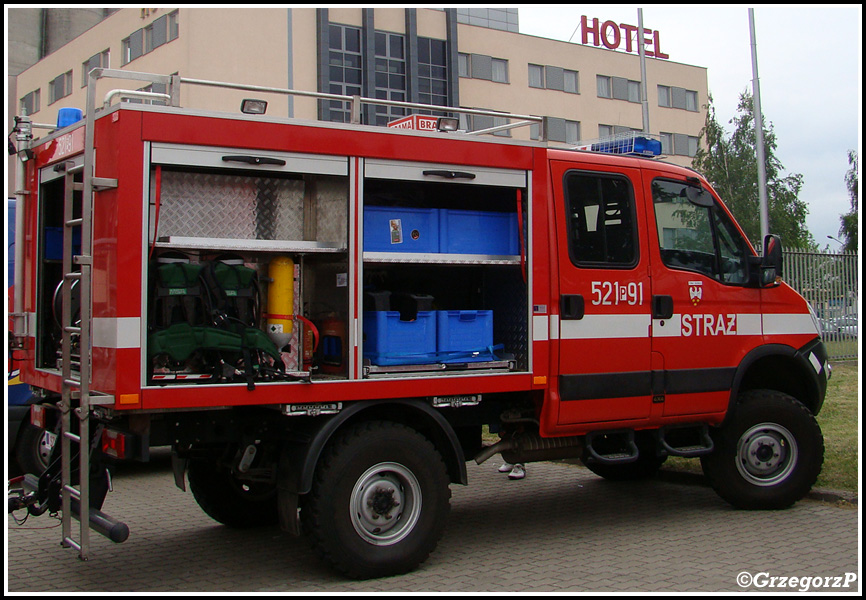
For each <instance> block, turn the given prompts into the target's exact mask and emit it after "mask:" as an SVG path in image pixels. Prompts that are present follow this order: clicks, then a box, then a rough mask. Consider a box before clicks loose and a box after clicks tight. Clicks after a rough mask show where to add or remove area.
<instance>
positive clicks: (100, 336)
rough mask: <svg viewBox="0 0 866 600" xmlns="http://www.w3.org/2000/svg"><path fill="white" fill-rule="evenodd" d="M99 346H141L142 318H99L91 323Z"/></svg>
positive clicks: (94, 341) (95, 340)
mask: <svg viewBox="0 0 866 600" xmlns="http://www.w3.org/2000/svg"><path fill="white" fill-rule="evenodd" d="M91 335H92V336H93V346H94V347H97V348H141V319H140V318H138V317H120V318H98V319H93V324H92V325H91Z"/></svg>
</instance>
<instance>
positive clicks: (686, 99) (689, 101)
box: [658, 85, 698, 112]
mask: <svg viewBox="0 0 866 600" xmlns="http://www.w3.org/2000/svg"><path fill="white" fill-rule="evenodd" d="M658 90H659V106H663V107H666V108H680V109H683V110H688V111H691V112H698V93H697V92H696V91H694V90H687V89H685V88H679V87H672V86H667V85H660V86H658Z"/></svg>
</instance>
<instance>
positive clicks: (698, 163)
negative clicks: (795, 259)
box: [692, 92, 817, 250]
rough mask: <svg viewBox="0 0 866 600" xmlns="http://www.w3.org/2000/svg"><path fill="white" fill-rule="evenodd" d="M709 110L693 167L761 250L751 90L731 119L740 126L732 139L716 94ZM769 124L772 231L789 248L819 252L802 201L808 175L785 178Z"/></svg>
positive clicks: (766, 146) (767, 160)
mask: <svg viewBox="0 0 866 600" xmlns="http://www.w3.org/2000/svg"><path fill="white" fill-rule="evenodd" d="M706 108H707V118H706V122H705V124H704V128H703V129H702V130H701V134H700V135H701V140H702V141H703V143H701V142H700V141H699V143H698V151H697V153H696V154H695V158H694V160H693V161H692V167H694V168H695V169H696V170H697V171H699V172H701V173H702V174H703V175H704V176H705V177H706V178H707V180H708V181H709V182H710V183H711V184H712V185H713V188H715V190H716V192H718V194H719V195H720V196H721V197H722V200H724V201H725V204H726V205H727V206H728V208H730V209H731V212H732V213H733V214H734V216H735V217H736V219H737V221H738V222H739V223H740V226H742V228H743V230H744V231H745V232H746V235H747V236H748V238H749V240H751V241H752V243H753V244H754V245H755V246H756V247H760V245H761V213H760V201H759V196H758V163H757V153H756V146H757V144H756V142H755V116H754V108H753V104H752V96H751V94H749V93H748V92H743V93H742V94H741V95H740V101H739V104H738V105H737V115H736V116H735V117H734V118H733V119H731V121H730V123H732V124H733V126H734V131H733V133H732V134H731V135H730V136H729V135H728V134H727V132H726V131H725V129H724V128H723V127H722V126H721V125H720V124H719V122H718V120H717V119H716V111H715V108H714V107H713V99H712V96H710V101H709V104H708V105H707V107H706ZM763 122H764V156H765V163H766V164H765V169H766V174H767V206H768V212H769V217H770V222H769V225H770V232H771V233H777V234H779V235H780V236H781V237H782V241H783V242H784V244H785V246H786V247H787V248H791V249H799V250H815V249H816V248H817V244H816V243H815V241H814V238H813V237H812V234H811V233H810V232H809V230H808V229H807V228H806V215H808V213H809V209H808V207H807V206H806V203H805V202H804V201H802V200H800V199H799V198H798V196H799V193H800V189H801V188H802V186H803V176H802V175H801V174H799V173H794V174H791V175H783V171H784V167H783V166H782V164H781V162H780V161H779V159H778V158H776V155H775V151H776V134H775V132H774V131H773V124H772V123H770V122H768V121H767V120H766V119H764V120H763ZM768 123H769V124H768Z"/></svg>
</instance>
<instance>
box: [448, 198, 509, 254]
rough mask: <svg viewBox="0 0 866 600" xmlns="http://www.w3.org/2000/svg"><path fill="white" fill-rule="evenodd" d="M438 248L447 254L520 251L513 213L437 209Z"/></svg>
mask: <svg viewBox="0 0 866 600" xmlns="http://www.w3.org/2000/svg"><path fill="white" fill-rule="evenodd" d="M439 251H440V252H443V253H447V254H486V255H510V256H514V255H517V254H520V238H519V234H518V231H517V213H504V212H490V211H476V210H450V209H441V210H440V211H439Z"/></svg>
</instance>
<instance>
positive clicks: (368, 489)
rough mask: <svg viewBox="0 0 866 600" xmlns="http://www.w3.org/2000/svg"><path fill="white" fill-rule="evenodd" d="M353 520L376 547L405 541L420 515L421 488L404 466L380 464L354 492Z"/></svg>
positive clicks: (366, 473)
mask: <svg viewBox="0 0 866 600" xmlns="http://www.w3.org/2000/svg"><path fill="white" fill-rule="evenodd" d="M350 511H351V519H352V526H353V527H354V528H355V531H356V532H357V533H358V535H360V536H361V537H362V538H363V539H364V540H365V541H367V542H369V543H370V544H373V545H376V546H390V545H392V544H396V543H397V542H399V541H400V540H402V539H403V538H405V537H406V536H407V535H409V533H410V532H411V531H412V529H413V528H414V527H415V524H416V523H417V522H418V518H419V517H420V515H421V486H420V484H419V483H418V479H417V478H416V477H415V475H414V474H413V473H412V471H410V470H409V469H407V468H406V467H404V466H403V465H401V464H398V463H393V462H384V463H379V464H377V465H375V466H373V467H370V468H369V469H367V470H366V471H365V472H364V474H363V475H361V476H360V477H359V478H358V481H357V482H356V483H355V487H354V489H353V490H352V497H351V506H350Z"/></svg>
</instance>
